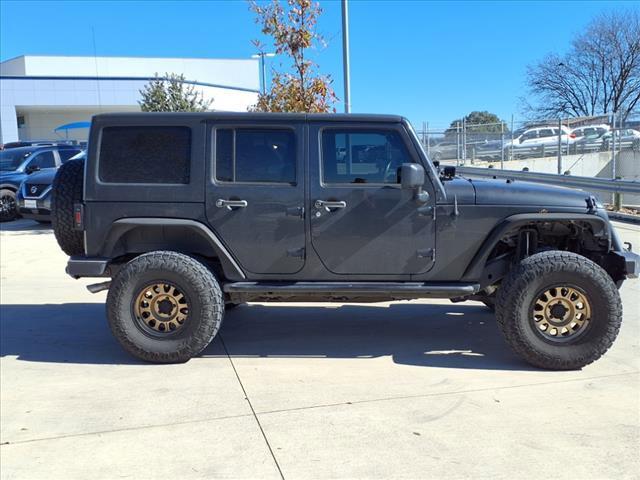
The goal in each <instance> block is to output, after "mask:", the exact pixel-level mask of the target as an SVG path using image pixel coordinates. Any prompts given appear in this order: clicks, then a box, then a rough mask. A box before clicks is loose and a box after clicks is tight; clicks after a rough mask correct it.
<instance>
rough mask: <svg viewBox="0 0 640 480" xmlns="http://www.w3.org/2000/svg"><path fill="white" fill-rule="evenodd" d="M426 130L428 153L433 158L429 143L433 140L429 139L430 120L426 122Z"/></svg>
mask: <svg viewBox="0 0 640 480" xmlns="http://www.w3.org/2000/svg"><path fill="white" fill-rule="evenodd" d="M425 131H426V132H427V133H426V134H427V155H429V158H431V155H430V150H429V149H430V146H429V144H430V143H431V140H430V139H429V122H427V123H426V124H425Z"/></svg>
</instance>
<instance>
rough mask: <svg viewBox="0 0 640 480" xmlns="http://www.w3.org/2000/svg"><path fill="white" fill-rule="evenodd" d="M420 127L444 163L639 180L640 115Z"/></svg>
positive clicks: (425, 143)
mask: <svg viewBox="0 0 640 480" xmlns="http://www.w3.org/2000/svg"><path fill="white" fill-rule="evenodd" d="M418 127H419V128H416V131H417V133H418V136H419V137H420V140H421V141H422V143H423V146H424V148H425V150H426V151H427V153H428V155H429V157H430V158H431V159H432V160H433V161H438V162H440V163H441V164H444V165H458V166H474V167H487V168H498V169H505V170H516V171H518V170H520V171H531V172H538V173H555V174H562V175H576V176H584V177H599V178H618V179H624V180H633V181H640V115H632V116H630V117H627V118H620V117H619V116H617V115H615V114H613V115H603V116H597V117H576V118H556V119H541V120H516V119H511V120H510V121H509V122H498V123H484V124H474V123H467V122H465V121H464V120H461V121H459V122H455V123H454V124H452V125H449V126H442V125H440V126H439V125H433V124H430V123H429V122H423V123H422V125H418ZM634 202H636V200H634ZM618 203H619V199H618ZM637 203H640V201H637Z"/></svg>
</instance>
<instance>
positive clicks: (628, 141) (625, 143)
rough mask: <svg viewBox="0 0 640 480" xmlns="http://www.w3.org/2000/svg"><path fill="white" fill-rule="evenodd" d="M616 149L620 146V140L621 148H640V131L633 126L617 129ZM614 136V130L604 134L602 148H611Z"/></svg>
mask: <svg viewBox="0 0 640 480" xmlns="http://www.w3.org/2000/svg"><path fill="white" fill-rule="evenodd" d="M615 132H616V149H617V148H618V142H620V148H621V149H623V148H632V149H634V150H640V132H639V131H638V130H634V129H633V128H622V129H620V130H616V131H615ZM612 138H613V132H607V133H605V134H604V135H603V136H602V149H603V150H610V149H611V139H612Z"/></svg>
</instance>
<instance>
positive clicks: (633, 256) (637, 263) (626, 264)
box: [612, 250, 640, 278]
mask: <svg viewBox="0 0 640 480" xmlns="http://www.w3.org/2000/svg"><path fill="white" fill-rule="evenodd" d="M612 254H613V255H615V256H616V257H617V258H618V263H619V264H620V268H621V270H622V272H623V274H624V276H625V278H638V277H639V276H640V255H638V254H637V253H633V252H632V251H630V250H623V251H621V252H612Z"/></svg>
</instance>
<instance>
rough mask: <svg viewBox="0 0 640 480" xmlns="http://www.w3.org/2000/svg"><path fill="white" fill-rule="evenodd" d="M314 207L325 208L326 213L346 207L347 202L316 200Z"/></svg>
mask: <svg viewBox="0 0 640 480" xmlns="http://www.w3.org/2000/svg"><path fill="white" fill-rule="evenodd" d="M314 206H315V207H316V208H323V207H324V208H326V209H327V211H331V209H332V208H345V207H346V206H347V202H345V201H343V200H340V201H336V202H333V201H327V200H316V202H315V204H314Z"/></svg>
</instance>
